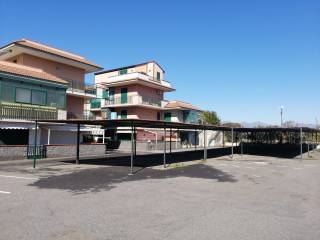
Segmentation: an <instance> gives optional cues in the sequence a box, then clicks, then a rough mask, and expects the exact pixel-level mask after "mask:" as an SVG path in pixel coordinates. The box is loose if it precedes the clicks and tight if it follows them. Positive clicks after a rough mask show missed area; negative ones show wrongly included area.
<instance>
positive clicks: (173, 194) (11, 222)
mask: <svg viewBox="0 0 320 240" xmlns="http://www.w3.org/2000/svg"><path fill="white" fill-rule="evenodd" d="M145 158H147V157H145ZM144 160H147V159H144ZM80 163H82V164H80V165H74V164H70V163H69V162H46V163H40V164H39V165H38V167H37V169H32V167H31V164H30V165H21V166H20V165H12V166H11V165H3V166H1V165H0V212H1V214H0V221H1V224H0V228H1V229H0V232H1V235H0V239H4V240H9V239H139V240H140V239H148V240H149V239H254V240H256V239H281V240H282V239H297V240H298V239H299V240H300V239H314V240H318V239H320V229H319V225H320V174H319V173H320V153H319V152H316V151H315V152H313V153H312V154H311V158H308V156H307V155H306V154H305V155H304V160H303V161H300V160H299V159H298V158H295V159H284V158H276V157H260V156H253V155H243V156H239V155H235V158H234V159H233V160H231V159H230V157H229V156H216V157H215V158H210V159H208V160H207V161H201V160H194V161H178V162H175V163H172V164H170V165H169V166H168V168H167V169H163V167H162V166H161V165H157V164H151V165H147V166H141V167H135V169H134V170H135V174H134V175H133V176H129V175H128V167H127V166H122V165H121V164H119V165H117V164H108V163H103V164H101V162H100V163H99V160H95V161H92V162H90V161H82V162H80Z"/></svg>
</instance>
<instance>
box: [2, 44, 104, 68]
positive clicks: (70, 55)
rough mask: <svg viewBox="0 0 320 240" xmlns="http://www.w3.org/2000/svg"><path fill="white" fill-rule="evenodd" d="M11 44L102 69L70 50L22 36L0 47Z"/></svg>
mask: <svg viewBox="0 0 320 240" xmlns="http://www.w3.org/2000/svg"><path fill="white" fill-rule="evenodd" d="M11 44H16V45H20V46H24V47H29V48H33V49H36V50H39V51H42V52H46V53H51V54H54V55H58V56H60V57H64V58H68V59H71V60H74V61H77V62H81V63H84V64H88V65H91V66H94V67H97V68H100V69H102V67H100V66H98V65H97V64H95V63H92V62H90V61H88V60H87V59H85V58H84V57H82V56H80V55H77V54H74V53H70V52H66V51H63V50H60V49H58V48H54V47H50V46H48V45H45V44H42V43H38V42H35V41H31V40H28V39H25V38H23V39H21V40H18V41H14V42H12V43H9V44H7V45H6V46H3V47H2V48H5V47H7V46H9V45H11ZM0 49H1V48H0Z"/></svg>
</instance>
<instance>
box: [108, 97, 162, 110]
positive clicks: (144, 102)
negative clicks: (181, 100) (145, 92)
mask: <svg viewBox="0 0 320 240" xmlns="http://www.w3.org/2000/svg"><path fill="white" fill-rule="evenodd" d="M130 105H134V106H137V105H139V106H148V107H155V108H161V100H159V99H158V98H152V97H147V96H141V95H132V96H128V97H127V98H121V97H116V98H114V99H112V100H105V105H104V106H103V107H117V106H119V107H120V106H130Z"/></svg>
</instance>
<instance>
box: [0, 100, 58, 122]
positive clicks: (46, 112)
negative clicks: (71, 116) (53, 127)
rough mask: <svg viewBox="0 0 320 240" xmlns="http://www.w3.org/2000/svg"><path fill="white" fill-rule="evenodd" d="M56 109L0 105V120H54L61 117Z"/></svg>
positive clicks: (8, 104) (22, 105)
mask: <svg viewBox="0 0 320 240" xmlns="http://www.w3.org/2000/svg"><path fill="white" fill-rule="evenodd" d="M59 111H62V110H58V109H57V108H53V107H42V106H33V105H27V104H16V103H0V119H1V120H36V119H39V120H40V119H41V120H55V119H58V118H59V116H61V114H60V113H58V112H59Z"/></svg>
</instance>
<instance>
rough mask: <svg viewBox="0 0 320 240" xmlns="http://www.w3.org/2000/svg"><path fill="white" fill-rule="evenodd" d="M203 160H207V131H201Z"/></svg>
mask: <svg viewBox="0 0 320 240" xmlns="http://www.w3.org/2000/svg"><path fill="white" fill-rule="evenodd" d="M203 160H207V131H206V129H204V130H203Z"/></svg>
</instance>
